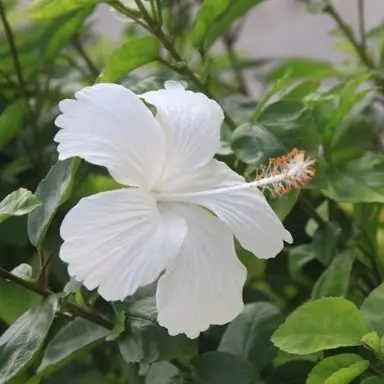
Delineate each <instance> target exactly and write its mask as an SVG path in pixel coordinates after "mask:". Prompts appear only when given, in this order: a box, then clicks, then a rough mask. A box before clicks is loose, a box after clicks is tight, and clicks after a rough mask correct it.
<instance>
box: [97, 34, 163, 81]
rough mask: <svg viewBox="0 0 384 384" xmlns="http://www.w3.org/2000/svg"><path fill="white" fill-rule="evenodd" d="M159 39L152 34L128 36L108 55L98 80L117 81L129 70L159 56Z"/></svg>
mask: <svg viewBox="0 0 384 384" xmlns="http://www.w3.org/2000/svg"><path fill="white" fill-rule="evenodd" d="M159 50H160V41H159V40H158V39H157V38H156V37H154V36H144V37H136V38H132V37H128V38H127V39H126V40H125V41H124V42H123V43H122V44H121V45H120V46H119V47H118V48H117V49H116V50H115V51H114V52H112V54H111V55H110V57H109V59H108V61H107V63H106V65H105V68H104V70H103V72H102V73H101V75H100V77H99V81H100V82H103V83H112V82H117V81H119V80H121V79H122V78H124V76H126V75H127V74H128V73H129V72H131V71H133V70H134V69H136V68H139V67H141V66H142V65H144V64H148V63H151V62H152V61H155V60H157V59H158V58H159Z"/></svg>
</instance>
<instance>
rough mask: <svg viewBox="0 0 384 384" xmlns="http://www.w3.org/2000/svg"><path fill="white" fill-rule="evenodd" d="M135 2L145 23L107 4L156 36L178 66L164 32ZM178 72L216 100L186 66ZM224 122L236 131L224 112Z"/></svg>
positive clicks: (119, 8) (122, 8)
mask: <svg viewBox="0 0 384 384" xmlns="http://www.w3.org/2000/svg"><path fill="white" fill-rule="evenodd" d="M135 2H136V4H137V7H138V8H139V9H140V11H141V13H142V15H143V18H144V20H145V22H146V23H144V22H143V21H142V20H140V19H139V18H138V17H137V16H136V15H134V14H133V13H132V12H131V10H129V9H128V8H127V7H125V6H124V5H122V4H116V3H115V2H114V1H110V2H108V4H109V5H111V6H112V7H113V8H115V9H116V10H117V11H119V12H121V13H123V14H124V15H126V16H128V17H129V18H131V19H132V20H134V21H135V22H136V23H137V24H139V25H140V26H142V27H143V28H145V29H146V30H147V31H148V32H150V33H152V34H153V35H154V36H156V37H157V38H158V39H159V40H160V41H161V43H162V44H163V46H164V48H165V49H166V50H167V51H168V52H169V53H170V54H171V56H172V57H173V58H174V59H175V60H176V61H177V62H178V63H179V64H181V63H183V59H182V57H181V56H180V54H179V53H178V52H177V50H176V49H175V47H174V46H173V44H172V42H171V41H170V40H169V39H168V37H167V36H166V35H165V33H164V31H163V30H162V28H161V25H159V24H157V22H156V21H155V20H153V19H152V18H151V16H150V15H149V13H148V11H147V10H146V8H145V7H144V5H143V3H142V2H141V1H140V0H135ZM178 72H179V73H180V74H183V75H184V76H186V77H188V78H189V79H190V80H191V82H192V83H193V84H194V85H195V86H196V87H197V88H198V89H199V90H200V91H202V92H203V93H205V94H206V95H207V96H208V97H209V98H211V99H214V100H216V98H215V97H214V96H213V95H212V93H211V91H210V90H209V88H208V87H207V86H206V85H205V84H204V83H203V82H202V81H201V80H200V79H199V78H198V77H197V76H196V75H195V74H194V73H193V72H192V71H191V69H190V68H189V67H188V65H184V66H179V69H178ZM216 101H217V100H216ZM224 120H225V122H226V123H227V124H228V126H229V127H230V128H231V129H232V130H234V129H236V127H237V124H236V123H235V121H234V120H232V118H231V117H230V116H229V115H228V114H227V113H226V112H225V111H224Z"/></svg>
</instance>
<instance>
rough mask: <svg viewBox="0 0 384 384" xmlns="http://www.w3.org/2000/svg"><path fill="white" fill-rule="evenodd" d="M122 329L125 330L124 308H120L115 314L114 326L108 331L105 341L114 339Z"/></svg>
mask: <svg viewBox="0 0 384 384" xmlns="http://www.w3.org/2000/svg"><path fill="white" fill-rule="evenodd" d="M124 331H125V312H124V310H120V311H118V312H117V314H116V318H115V324H114V327H113V329H112V330H111V331H110V332H109V333H108V335H107V337H106V338H105V340H107V341H113V340H116V339H117V338H118V337H119V336H120V335H121V334H122V333H123V332H124Z"/></svg>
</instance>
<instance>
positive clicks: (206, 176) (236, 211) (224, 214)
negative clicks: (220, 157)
mask: <svg viewBox="0 0 384 384" xmlns="http://www.w3.org/2000/svg"><path fill="white" fill-rule="evenodd" d="M243 183H245V181H244V179H243V178H242V177H241V176H239V175H238V174H237V173H236V172H234V171H232V170H231V169H230V168H229V167H228V166H227V165H226V164H225V163H222V162H220V161H217V160H214V159H213V160H212V161H210V162H209V163H208V164H207V165H206V166H204V167H201V168H200V169H198V170H195V171H194V172H191V173H190V174H187V175H184V176H183V177H182V178H179V179H178V180H175V181H173V182H170V183H169V184H168V186H167V188H168V190H167V191H169V192H171V193H191V192H198V191H204V190H212V189H217V188H225V187H229V186H234V185H238V184H243ZM186 201H189V202H195V203H196V204H199V205H202V206H204V207H206V208H208V209H209V210H211V211H212V212H214V213H215V215H217V216H218V217H219V219H220V220H222V221H223V222H224V223H226V224H227V225H228V226H229V227H230V228H231V230H232V232H233V234H234V235H235V236H236V238H237V240H238V241H239V242H240V244H241V245H242V247H243V248H245V249H248V250H249V251H251V252H252V253H254V254H255V255H256V256H258V257H259V258H262V259H268V258H271V257H275V256H276V255H277V254H278V253H279V252H280V251H281V250H282V248H283V246H284V243H283V240H285V241H286V242H288V243H291V242H292V236H291V234H290V233H289V232H288V231H287V230H286V229H285V228H284V226H283V224H282V223H281V221H280V219H279V218H278V217H277V215H276V214H275V212H274V211H273V210H272V208H271V207H270V205H269V204H268V202H267V201H266V199H265V198H264V196H263V194H262V193H261V192H260V191H259V190H258V189H256V188H246V189H243V190H239V191H232V192H227V191H223V192H220V193H214V194H210V195H206V196H199V195H197V196H196V197H191V196H189V197H188V199H186Z"/></svg>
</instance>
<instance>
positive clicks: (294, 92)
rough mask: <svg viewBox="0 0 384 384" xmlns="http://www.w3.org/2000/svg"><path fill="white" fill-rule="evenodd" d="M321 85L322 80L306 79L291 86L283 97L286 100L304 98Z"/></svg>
mask: <svg viewBox="0 0 384 384" xmlns="http://www.w3.org/2000/svg"><path fill="white" fill-rule="evenodd" d="M319 87H320V81H314V80H305V81H302V82H300V83H299V84H296V85H295V86H293V87H291V88H290V89H289V90H288V92H287V93H285V94H284V96H283V97H282V98H283V99H286V100H302V99H304V98H305V97H306V96H308V95H310V94H311V93H314V92H315V91H317V90H318V89H319Z"/></svg>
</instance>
